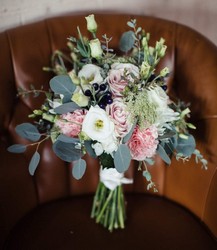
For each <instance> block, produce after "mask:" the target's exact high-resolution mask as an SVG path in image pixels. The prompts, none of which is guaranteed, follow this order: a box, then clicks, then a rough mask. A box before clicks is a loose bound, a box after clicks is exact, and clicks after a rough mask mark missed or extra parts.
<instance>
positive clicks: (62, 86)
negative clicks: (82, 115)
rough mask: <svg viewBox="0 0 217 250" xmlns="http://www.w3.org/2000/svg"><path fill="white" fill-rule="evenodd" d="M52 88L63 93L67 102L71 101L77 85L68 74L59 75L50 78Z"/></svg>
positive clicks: (64, 100) (57, 92)
mask: <svg viewBox="0 0 217 250" xmlns="http://www.w3.org/2000/svg"><path fill="white" fill-rule="evenodd" d="M50 88H51V90H52V91H53V92H54V93H56V94H62V95H63V96H64V99H63V102H64V103H65V102H68V101H70V99H71V97H72V94H73V92H74V91H75V89H76V86H75V84H74V83H73V82H72V80H71V78H70V77H69V76H68V75H58V76H55V77H53V78H52V79H51V80H50Z"/></svg>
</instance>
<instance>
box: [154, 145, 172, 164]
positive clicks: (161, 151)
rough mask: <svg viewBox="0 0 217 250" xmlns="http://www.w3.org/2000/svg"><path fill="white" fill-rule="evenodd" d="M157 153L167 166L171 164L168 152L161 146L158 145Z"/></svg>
mask: <svg viewBox="0 0 217 250" xmlns="http://www.w3.org/2000/svg"><path fill="white" fill-rule="evenodd" d="M157 153H158V154H159V155H160V157H161V158H162V160H164V161H165V162H166V163H167V164H170V163H171V160H170V158H169V156H168V155H167V153H166V151H165V150H164V148H163V147H162V146H161V145H160V144H158V147H157Z"/></svg>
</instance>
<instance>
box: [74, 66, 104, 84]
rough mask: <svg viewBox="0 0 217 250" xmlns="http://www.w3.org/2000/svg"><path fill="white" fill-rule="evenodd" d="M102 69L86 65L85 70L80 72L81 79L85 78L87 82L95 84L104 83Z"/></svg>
mask: <svg viewBox="0 0 217 250" xmlns="http://www.w3.org/2000/svg"><path fill="white" fill-rule="evenodd" d="M100 71H101V68H100V67H98V66H96V65H93V64H86V65H84V66H83V68H82V69H81V70H80V71H79V72H78V77H79V78H81V79H82V78H84V79H85V80H86V82H88V83H90V84H93V83H98V84H100V83H102V82H103V78H102V76H101V73H100Z"/></svg>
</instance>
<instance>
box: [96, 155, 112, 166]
mask: <svg viewBox="0 0 217 250" xmlns="http://www.w3.org/2000/svg"><path fill="white" fill-rule="evenodd" d="M99 160H100V164H101V165H102V167H103V168H114V159H113V157H112V156H111V155H110V154H106V153H103V154H101V155H100V156H99Z"/></svg>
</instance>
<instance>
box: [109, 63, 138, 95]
mask: <svg viewBox="0 0 217 250" xmlns="http://www.w3.org/2000/svg"><path fill="white" fill-rule="evenodd" d="M126 70H127V73H132V74H134V76H135V77H137V78H138V77H139V68H138V67H137V66H135V65H133V64H131V63H114V64H112V66H111V70H110V71H109V73H108V78H107V82H108V84H109V86H110V89H111V92H112V94H113V95H114V97H121V96H123V95H122V93H121V92H122V91H123V90H124V88H125V87H126V85H127V84H128V82H129V81H133V78H132V77H131V76H128V77H127V78H126V79H123V76H124V72H125V71H126Z"/></svg>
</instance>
